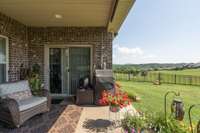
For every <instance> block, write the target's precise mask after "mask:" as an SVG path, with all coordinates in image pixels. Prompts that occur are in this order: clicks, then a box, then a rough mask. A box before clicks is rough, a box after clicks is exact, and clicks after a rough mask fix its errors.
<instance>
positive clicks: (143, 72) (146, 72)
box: [141, 70, 148, 81]
mask: <svg viewBox="0 0 200 133" xmlns="http://www.w3.org/2000/svg"><path fill="white" fill-rule="evenodd" d="M147 74H148V71H145V70H143V71H141V76H142V77H144V81H145V78H146V76H147Z"/></svg>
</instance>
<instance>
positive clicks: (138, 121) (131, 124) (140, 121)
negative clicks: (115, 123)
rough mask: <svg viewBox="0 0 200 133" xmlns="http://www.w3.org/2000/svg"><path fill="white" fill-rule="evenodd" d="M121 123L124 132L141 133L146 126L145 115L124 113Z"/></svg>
mask: <svg viewBox="0 0 200 133" xmlns="http://www.w3.org/2000/svg"><path fill="white" fill-rule="evenodd" d="M121 124H122V125H121V126H122V128H123V129H124V131H125V133H142V132H144V131H145V130H144V129H145V128H146V119H145V117H141V116H132V115H130V114H126V116H125V117H124V119H123V120H122V121H121Z"/></svg>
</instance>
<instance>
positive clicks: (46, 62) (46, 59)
mask: <svg viewBox="0 0 200 133" xmlns="http://www.w3.org/2000/svg"><path fill="white" fill-rule="evenodd" d="M73 47H78V48H90V79H91V82H92V81H93V45H85V44H82V45H81V44H73V45H72V44H71V45H68V44H49V45H45V47H44V86H45V88H46V89H47V90H50V68H49V50H50V48H73ZM69 59H70V57H69ZM68 77H69V79H68V81H69V80H70V76H69V73H68ZM51 96H52V97H55V98H62V97H67V96H71V95H67V94H63V93H62V94H51Z"/></svg>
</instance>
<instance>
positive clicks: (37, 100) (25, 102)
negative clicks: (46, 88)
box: [17, 96, 47, 111]
mask: <svg viewBox="0 0 200 133" xmlns="http://www.w3.org/2000/svg"><path fill="white" fill-rule="evenodd" d="M44 102H47V98H46V97H36V96H32V97H29V98H26V99H22V100H18V101H17V103H18V104H19V111H24V110H27V109H30V108H32V107H35V106H37V105H40V104H42V103H44Z"/></svg>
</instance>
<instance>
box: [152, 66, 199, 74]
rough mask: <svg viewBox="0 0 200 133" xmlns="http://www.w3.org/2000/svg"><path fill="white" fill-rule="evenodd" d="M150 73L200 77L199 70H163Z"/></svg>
mask: <svg viewBox="0 0 200 133" xmlns="http://www.w3.org/2000/svg"><path fill="white" fill-rule="evenodd" d="M152 72H156V73H157V72H160V73H166V74H177V75H192V76H200V68H198V69H185V70H169V71H167V70H163V71H152Z"/></svg>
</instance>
